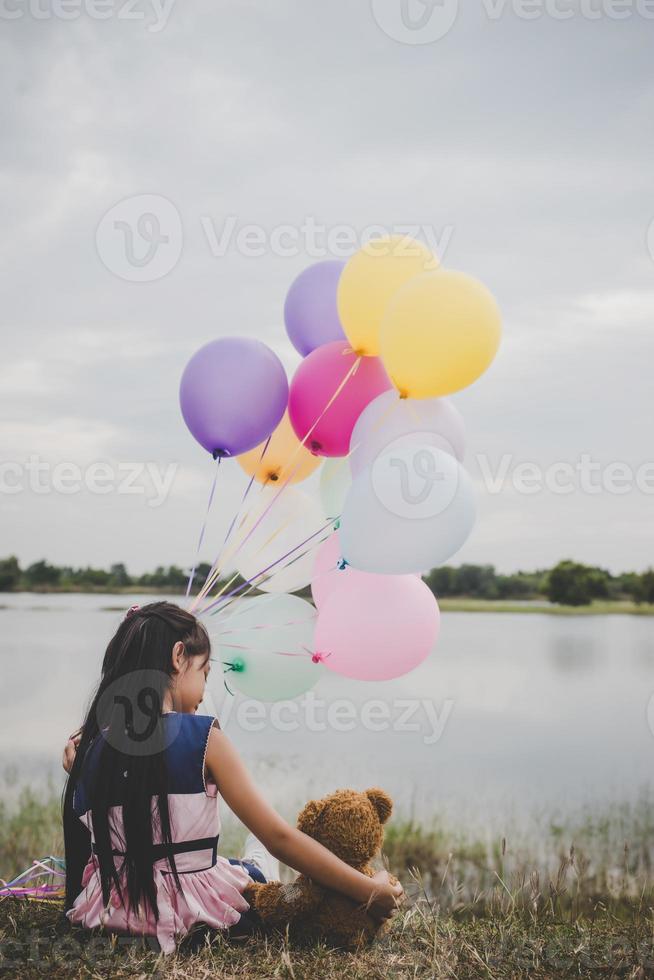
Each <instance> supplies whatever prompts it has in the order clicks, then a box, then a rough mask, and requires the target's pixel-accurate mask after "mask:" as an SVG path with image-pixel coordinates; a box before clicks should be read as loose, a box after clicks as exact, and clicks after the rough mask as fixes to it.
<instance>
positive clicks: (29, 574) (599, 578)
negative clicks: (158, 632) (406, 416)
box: [0, 555, 654, 606]
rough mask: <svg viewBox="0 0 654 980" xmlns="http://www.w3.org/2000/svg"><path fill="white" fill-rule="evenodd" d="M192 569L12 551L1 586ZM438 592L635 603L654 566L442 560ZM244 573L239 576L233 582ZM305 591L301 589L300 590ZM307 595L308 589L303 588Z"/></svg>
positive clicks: (155, 576) (74, 585)
mask: <svg viewBox="0 0 654 980" xmlns="http://www.w3.org/2000/svg"><path fill="white" fill-rule="evenodd" d="M210 570H211V566H210V565H208V564H207V563H202V564H200V565H198V568H197V571H196V576H195V588H196V589H198V588H199V587H200V585H201V584H202V583H203V582H204V581H205V579H206V577H207V575H208V574H209V572H210ZM188 575H189V572H188V571H187V570H185V569H183V568H179V567H178V566H177V565H169V566H168V567H164V566H159V567H158V568H156V569H155V570H154V572H146V573H145V574H144V575H130V573H129V572H128V571H127V568H126V567H125V565H124V564H122V563H117V564H115V565H112V566H111V567H110V568H109V569H108V570H107V569H101V568H91V567H89V566H87V567H85V568H73V567H72V566H68V565H64V566H58V565H52V564H50V563H49V562H47V561H45V560H41V561H37V562H34V563H33V564H31V565H28V566H27V567H26V568H21V566H20V564H19V562H18V559H17V558H16V557H15V556H14V555H12V556H10V557H9V558H4V559H0V592H22V591H27V592H32V591H36V592H38V591H53V592H55V591H62V592H64V591H69V592H72V591H77V590H79V591H102V590H108V591H111V590H113V589H139V588H142V589H146V590H149V589H160V590H161V591H169V592H172V593H177V592H180V591H181V590H183V589H185V588H186V584H187V581H188ZM424 579H425V581H426V583H427V584H428V585H429V587H430V588H431V589H432V591H433V592H434V594H435V595H436V596H439V597H466V598H472V599H518V600H520V599H523V600H525V599H549V601H550V602H556V603H559V604H562V605H568V606H582V605H587V604H588V603H589V602H592V601H593V600H595V599H604V600H611V599H613V600H619V599H630V600H632V601H634V602H637V603H644V602H646V603H654V569H652V568H650V569H648V570H647V571H645V572H641V573H639V572H623V573H621V574H619V575H612V574H611V573H610V572H609V571H607V570H606V569H603V568H598V567H596V566H593V565H582V564H580V563H579V562H573V561H561V562H559V563H558V565H556V566H555V567H554V568H551V569H541V570H538V571H535V572H514V573H512V574H511V575H503V574H501V573H499V572H497V571H496V570H495V568H494V566H493V565H460V566H458V567H453V566H450V565H444V566H442V567H440V568H435V569H433V571H431V572H430V573H429V574H428V575H425V576H424ZM239 581H242V580H240V579H235V580H234V582H233V583H232V588H235V587H236V586H237V585H238V583H239ZM301 594H302V593H301ZM303 594H305V595H309V594H310V590H308V589H306V590H303Z"/></svg>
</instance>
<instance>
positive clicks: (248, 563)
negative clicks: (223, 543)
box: [228, 486, 329, 592]
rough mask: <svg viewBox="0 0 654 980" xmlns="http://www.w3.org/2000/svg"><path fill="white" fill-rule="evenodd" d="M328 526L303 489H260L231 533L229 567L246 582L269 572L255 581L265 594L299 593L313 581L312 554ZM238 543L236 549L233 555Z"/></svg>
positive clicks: (326, 531) (314, 554) (314, 555)
mask: <svg viewBox="0 0 654 980" xmlns="http://www.w3.org/2000/svg"><path fill="white" fill-rule="evenodd" d="M277 495H279V496H277ZM269 506H270V509H269V510H267V508H268V507H269ZM266 510H267V513H265V512H266ZM264 514H265V516H263V517H262V515H264ZM259 518H262V519H261V522H260V523H258V521H259ZM326 523H327V522H326V520H325V518H324V517H323V514H322V511H321V509H320V506H319V504H318V502H317V501H316V500H314V499H313V498H312V497H310V496H309V495H308V494H307V493H305V492H304V491H303V490H298V489H297V487H293V486H285V487H284V488H283V489H282V488H280V487H274V486H272V487H263V488H262V489H261V490H260V491H259V493H258V495H257V497H256V499H255V502H254V505H253V506H252V507H251V510H250V512H249V513H248V514H247V517H246V519H245V521H244V523H243V524H242V525H241V526H240V527H239V529H238V531H237V532H236V533H235V535H234V542H235V543H234V544H233V546H232V548H231V549H229V553H230V554H232V555H233V564H234V566H235V567H236V568H237V569H238V571H239V572H240V574H241V575H242V576H243V578H244V579H246V580H247V581H249V580H251V579H253V578H254V577H255V576H257V575H258V573H259V572H262V571H263V570H264V569H268V571H267V572H266V573H265V574H264V576H263V578H262V579H259V578H257V579H255V582H254V584H255V585H256V587H257V588H258V589H261V590H262V591H263V592H295V591H297V589H302V588H304V586H305V585H308V584H309V582H310V581H311V575H312V572H313V565H314V562H315V559H316V550H317V548H318V546H319V544H320V542H321V540H322V538H323V535H321V534H320V533H318V532H320V531H321V529H323V528H324V536H327V534H328V533H329V528H327V527H326ZM250 531H251V532H252V533H251V534H250V533H249V532H250ZM312 535H315V536H314V537H311V536H312ZM310 537H311V540H310V541H308V542H307V543H306V544H302V545H301V542H303V541H306V539H307V538H310ZM237 545H240V547H238V550H237V551H235V548H236V546H237ZM300 545H301V546H300ZM298 546H300V547H298ZM228 547H229V546H228ZM270 566H272V567H270Z"/></svg>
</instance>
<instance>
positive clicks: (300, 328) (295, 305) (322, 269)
mask: <svg viewBox="0 0 654 980" xmlns="http://www.w3.org/2000/svg"><path fill="white" fill-rule="evenodd" d="M344 268H345V262H339V261H338V260H336V259H327V260H326V261H325V262H316V264H315V265H310V266H309V268H308V269H305V270H304V272H301V273H300V275H299V276H298V277H297V279H295V280H294V281H293V283H292V284H291V288H290V289H289V291H288V295H287V297H286V302H285V304H284V321H285V323H286V332H287V333H288V336H289V339H290V341H291V343H292V344H293V346H294V347H295V349H296V351H298V353H300V354H301V355H302V357H306V356H307V354H310V353H311V351H314V350H315V349H316V347H322V346H323V344H329V343H331V341H332V340H345V339H346V337H345V333H344V332H343V327H342V326H341V321H340V319H339V316H338V309H337V307H336V289H337V287H338V280H339V279H340V277H341V272H342V271H343V269H344Z"/></svg>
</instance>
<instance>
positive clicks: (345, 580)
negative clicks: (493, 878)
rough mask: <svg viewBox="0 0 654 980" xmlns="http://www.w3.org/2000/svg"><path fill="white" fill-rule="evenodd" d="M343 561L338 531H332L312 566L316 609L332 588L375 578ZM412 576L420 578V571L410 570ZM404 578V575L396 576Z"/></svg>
mask: <svg viewBox="0 0 654 980" xmlns="http://www.w3.org/2000/svg"><path fill="white" fill-rule="evenodd" d="M342 562H343V551H342V549H341V543H340V541H339V538H338V532H337V531H334V533H333V534H330V535H329V537H328V538H327V539H326V540H325V541H323V543H322V544H321V545H320V547H319V548H318V551H317V553H316V560H315V564H314V566H313V577H312V579H311V594H312V596H313V601H314V603H315V606H316V609H320V608H321V607H322V605H323V603H324V602H325V599H326V598H327V596H329V595H331V594H332V592H333V591H334V589H340V588H341V586H343V585H347V586H348V587H351V588H355V589H356V588H358V587H359V582H360V581H361V579H366V578H371V577H372V578H375V577H376V576H375V575H374V573H372V572H360V571H359V570H358V569H357V568H352V566H351V565H348V564H347V563H345V564H344V565H343V564H342ZM411 574H412V575H413V576H414V577H416V578H420V572H412V573H411ZM397 577H398V578H404V576H397Z"/></svg>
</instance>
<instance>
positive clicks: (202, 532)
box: [186, 456, 222, 599]
mask: <svg viewBox="0 0 654 980" xmlns="http://www.w3.org/2000/svg"><path fill="white" fill-rule="evenodd" d="M221 459H222V456H218V458H217V461H216V466H215V468H214V473H213V482H212V484H211V490H210V491H209V500H208V502H207V510H206V513H205V515H204V522H203V524H202V527H201V529H200V537H199V538H198V547H197V550H196V552H195V559H194V561H193V568H192V569H191V574H190V575H189V577H188V584H187V586H186V598H187V599H188V597H189V595H190V594H191V586H192V585H193V579H194V578H195V569H196V568H197V567H198V561H199V560H200V549H201V547H202V542H203V541H204V535H205V532H206V530H207V523H208V520H209V511H210V510H211V505H212V503H213V498H214V494H215V492H216V483H217V480H218V470H219V469H220V461H221Z"/></svg>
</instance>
